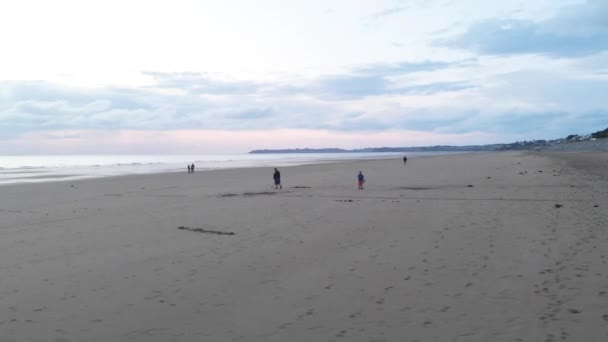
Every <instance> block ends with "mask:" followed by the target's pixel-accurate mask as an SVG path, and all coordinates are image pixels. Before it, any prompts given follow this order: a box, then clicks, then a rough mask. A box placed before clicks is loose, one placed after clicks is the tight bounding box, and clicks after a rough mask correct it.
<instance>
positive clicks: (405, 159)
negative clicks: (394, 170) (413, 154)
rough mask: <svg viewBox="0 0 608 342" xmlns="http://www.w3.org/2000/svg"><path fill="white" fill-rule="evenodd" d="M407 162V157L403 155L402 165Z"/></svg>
mask: <svg viewBox="0 0 608 342" xmlns="http://www.w3.org/2000/svg"><path fill="white" fill-rule="evenodd" d="M405 164H407V157H406V156H403V165H405Z"/></svg>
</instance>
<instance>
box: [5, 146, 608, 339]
mask: <svg viewBox="0 0 608 342" xmlns="http://www.w3.org/2000/svg"><path fill="white" fill-rule="evenodd" d="M562 156H565V155H556V154H553V153H552V154H550V155H544V154H522V153H514V152H508V153H495V154H466V155H448V156H433V157H421V158H411V159H410V160H409V161H408V165H407V166H405V167H404V165H403V162H402V161H401V160H399V159H398V160H380V161H373V160H368V161H355V162H345V163H334V164H322V165H308V166H297V167H288V168H281V173H282V180H283V190H274V189H273V188H272V186H271V185H272V171H273V170H272V168H255V169H237V170H219V171H208V172H196V173H194V174H187V173H186V172H184V173H180V174H157V175H140V176H126V177H112V178H104V179H91V180H81V181H75V182H54V183H44V184H24V185H15V186H3V187H0V269H1V272H2V277H1V278H0V313H1V314H0V341H2V342H5V341H163V342H164V341H366V342H368V341H484V342H486V341H563V340H566V341H603V340H606V339H608V268H607V267H606V266H607V262H608V229H606V228H607V227H608V211H607V210H606V208H608V186H607V184H608V183H607V181H606V179H605V178H602V177H601V175H599V174H598V173H597V172H595V171H594V170H595V169H601V167H595V166H593V165H596V164H594V163H596V162H597V160H598V158H605V155H603V154H599V155H595V156H593V158H591V159H585V158H587V157H586V156H585V155H584V154H571V155H570V154H568V156H566V157H565V159H564V158H562ZM598 156H599V157H598ZM568 158H569V159H568ZM577 158H578V159H577ZM585 160H592V161H590V162H585ZM603 160H606V159H603ZM597 165H600V164H597ZM359 170H361V171H363V173H364V174H365V175H366V178H367V182H366V187H365V190H357V184H356V175H357V172H358V171H359ZM180 227H181V228H180ZM231 233H233V234H231Z"/></svg>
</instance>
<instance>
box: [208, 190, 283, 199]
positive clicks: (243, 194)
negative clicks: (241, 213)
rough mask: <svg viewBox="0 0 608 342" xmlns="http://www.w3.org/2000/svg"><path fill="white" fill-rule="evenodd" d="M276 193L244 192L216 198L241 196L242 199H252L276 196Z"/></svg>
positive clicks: (221, 195) (220, 195)
mask: <svg viewBox="0 0 608 342" xmlns="http://www.w3.org/2000/svg"><path fill="white" fill-rule="evenodd" d="M276 194H277V193H276V192H272V191H262V192H244V193H242V194H219V195H217V197H220V198H222V197H237V196H243V197H253V196H271V195H276Z"/></svg>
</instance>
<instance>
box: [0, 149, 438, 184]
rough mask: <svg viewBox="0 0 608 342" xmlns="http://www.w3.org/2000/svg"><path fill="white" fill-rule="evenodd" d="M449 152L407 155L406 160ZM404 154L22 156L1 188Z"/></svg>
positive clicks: (3, 164)
mask: <svg viewBox="0 0 608 342" xmlns="http://www.w3.org/2000/svg"><path fill="white" fill-rule="evenodd" d="M436 154H449V152H443V153H442V152H417V153H407V156H408V158H410V157H415V156H422V155H436ZM403 155H404V154H403V153H281V154H233V155H230V154H222V155H220V154H214V155H211V154H210V155H45V156H41V155H23V156H0V185H6V184H16V183H34V182H50V181H62V180H63V181H68V180H75V179H85V178H99V177H109V176H120V175H132V174H148V173H163V172H186V165H188V164H191V163H194V164H195V166H196V171H204V170H215V169H230V168H244V167H280V166H291V165H303V164H317V163H328V162H333V161H345V160H358V159H384V158H398V157H402V156H403Z"/></svg>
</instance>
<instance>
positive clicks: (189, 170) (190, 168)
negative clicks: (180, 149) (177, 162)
mask: <svg viewBox="0 0 608 342" xmlns="http://www.w3.org/2000/svg"><path fill="white" fill-rule="evenodd" d="M190 172H192V167H190V164H188V173H190Z"/></svg>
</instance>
